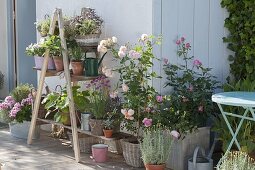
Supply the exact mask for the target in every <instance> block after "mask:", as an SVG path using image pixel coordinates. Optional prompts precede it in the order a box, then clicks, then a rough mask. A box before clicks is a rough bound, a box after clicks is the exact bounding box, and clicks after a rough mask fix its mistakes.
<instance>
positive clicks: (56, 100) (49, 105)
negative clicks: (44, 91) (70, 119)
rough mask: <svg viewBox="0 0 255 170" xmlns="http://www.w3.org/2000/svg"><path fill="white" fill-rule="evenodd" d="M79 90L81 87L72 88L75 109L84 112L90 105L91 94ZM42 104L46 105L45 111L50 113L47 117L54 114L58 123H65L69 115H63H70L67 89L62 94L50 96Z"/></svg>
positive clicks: (51, 94)
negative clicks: (89, 97)
mask: <svg viewBox="0 0 255 170" xmlns="http://www.w3.org/2000/svg"><path fill="white" fill-rule="evenodd" d="M79 88H80V87H79V86H73V87H72V91H73V98H74V103H75V109H76V110H79V111H84V110H85V108H86V107H87V106H88V103H89V99H88V96H89V92H88V91H79ZM42 104H45V109H46V110H47V111H48V113H47V114H46V116H45V117H48V116H49V115H50V114H54V119H55V120H56V121H57V122H61V123H63V122H65V120H66V118H67V116H68V114H63V113H69V99H68V95H67V90H66V89H64V90H61V92H60V93H57V92H52V93H50V94H48V95H47V96H46V97H45V98H44V99H43V101H42Z"/></svg>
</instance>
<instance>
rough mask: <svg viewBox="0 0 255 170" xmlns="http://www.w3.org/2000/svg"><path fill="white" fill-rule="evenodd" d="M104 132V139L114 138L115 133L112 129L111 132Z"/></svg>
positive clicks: (105, 130)
mask: <svg viewBox="0 0 255 170" xmlns="http://www.w3.org/2000/svg"><path fill="white" fill-rule="evenodd" d="M103 131H104V137H106V138H111V137H112V133H113V130H112V129H110V130H107V129H103Z"/></svg>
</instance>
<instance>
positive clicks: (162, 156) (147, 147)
mask: <svg viewBox="0 0 255 170" xmlns="http://www.w3.org/2000/svg"><path fill="white" fill-rule="evenodd" d="M171 145H172V137H171V135H170V133H169V131H168V130H165V129H163V128H162V127H157V126H153V127H151V128H149V129H146V131H144V134H143V140H142V142H141V143H140V146H141V147H140V148H141V152H142V159H143V162H144V164H152V165H160V164H164V163H166V160H167V159H168V156H169V154H170V149H171Z"/></svg>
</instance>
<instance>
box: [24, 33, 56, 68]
mask: <svg viewBox="0 0 255 170" xmlns="http://www.w3.org/2000/svg"><path fill="white" fill-rule="evenodd" d="M44 41H45V38H41V39H40V42H39V43H35V44H30V45H29V46H28V47H26V51H25V53H26V54H27V55H28V56H33V57H34V60H35V68H36V69H41V68H42V65H43V61H44V58H43V57H44V54H45V50H46V48H45V47H44V46H43V43H44ZM47 68H48V69H49V70H55V69H56V68H55V64H54V61H53V59H52V58H51V57H50V58H49V62H48V67H47Z"/></svg>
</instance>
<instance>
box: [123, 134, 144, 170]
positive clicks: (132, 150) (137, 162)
mask: <svg viewBox="0 0 255 170" xmlns="http://www.w3.org/2000/svg"><path fill="white" fill-rule="evenodd" d="M120 141H121V145H122V150H123V157H124V159H125V161H126V163H127V164H128V165H130V166H132V167H137V168H138V167H143V166H144V164H143V160H142V153H141V150H140V145H139V143H138V144H135V143H131V142H133V141H135V139H131V138H129V139H121V140H120Z"/></svg>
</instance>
